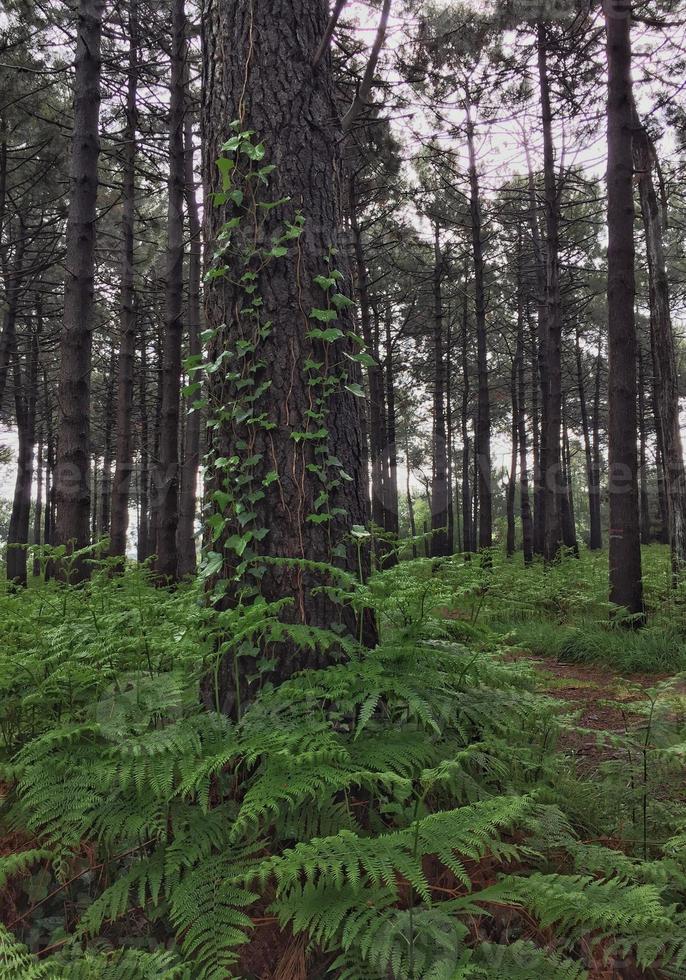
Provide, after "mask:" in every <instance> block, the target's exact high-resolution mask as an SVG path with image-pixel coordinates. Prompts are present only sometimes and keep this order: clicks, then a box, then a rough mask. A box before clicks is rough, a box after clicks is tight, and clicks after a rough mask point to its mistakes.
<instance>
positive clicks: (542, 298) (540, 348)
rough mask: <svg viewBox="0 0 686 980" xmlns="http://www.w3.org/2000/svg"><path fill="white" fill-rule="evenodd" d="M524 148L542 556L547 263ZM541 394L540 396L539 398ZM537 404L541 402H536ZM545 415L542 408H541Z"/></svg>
mask: <svg viewBox="0 0 686 980" xmlns="http://www.w3.org/2000/svg"><path fill="white" fill-rule="evenodd" d="M524 149H525V152H526V158H527V170H528V177H527V189H528V199H529V208H528V211H529V226H530V229H531V243H532V247H533V257H534V265H535V272H536V276H535V281H536V326H535V327H532V330H531V373H532V379H531V398H532V425H533V453H534V553H535V554H537V555H543V554H544V552H545V527H546V523H545V507H546V493H545V474H546V473H547V470H548V454H547V449H546V438H547V436H546V425H545V419H544V420H543V424H541V412H540V410H539V409H540V408H541V407H543V406H544V403H545V394H544V378H545V358H546V343H547V333H548V319H547V300H546V297H547V285H546V279H547V276H546V264H545V260H544V256H543V246H542V243H541V233H540V229H539V227H538V203H537V200H536V184H535V181H534V173H533V170H532V168H531V161H530V159H529V147H528V144H527V143H526V142H525V144H524ZM539 393H540V399H539ZM539 403H540V404H539ZM543 415H544V416H545V411H543Z"/></svg>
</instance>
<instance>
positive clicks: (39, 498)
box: [32, 426, 44, 576]
mask: <svg viewBox="0 0 686 980" xmlns="http://www.w3.org/2000/svg"><path fill="white" fill-rule="evenodd" d="M37 441H38V453H37V455H36V506H35V507H34V510H33V535H32V544H34V545H35V546H36V548H40V546H41V544H42V543H43V541H42V537H43V477H44V467H43V460H44V443H43V428H42V426H41V428H40V429H39V431H38V440H37ZM33 574H34V576H38V575H40V558H39V556H38V554H37V553H36V555H35V557H34V560H33Z"/></svg>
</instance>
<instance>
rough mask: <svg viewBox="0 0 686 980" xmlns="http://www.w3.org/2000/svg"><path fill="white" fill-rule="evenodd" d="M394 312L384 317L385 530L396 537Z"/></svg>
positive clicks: (389, 308)
mask: <svg viewBox="0 0 686 980" xmlns="http://www.w3.org/2000/svg"><path fill="white" fill-rule="evenodd" d="M392 317H393V311H392V308H391V306H390V304H389V306H388V308H387V310H386V316H385V317H384V326H385V335H386V336H385V341H386V356H385V363H384V368H385V371H384V375H385V379H386V432H387V440H386V441H387V446H388V450H387V452H388V487H387V501H386V523H385V528H386V530H387V531H388V532H389V533H390V534H394V535H395V536H396V537H397V536H398V533H399V526H398V446H397V438H398V436H397V427H396V417H395V378H394V370H393V339H392V336H391V325H392Z"/></svg>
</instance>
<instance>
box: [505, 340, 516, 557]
mask: <svg viewBox="0 0 686 980" xmlns="http://www.w3.org/2000/svg"><path fill="white" fill-rule="evenodd" d="M518 360H519V356H518V352H516V353H515V356H514V357H513V359H512V371H511V374H510V399H511V403H512V426H511V429H510V441H511V443H512V452H511V456H510V475H509V479H508V481H507V492H506V500H505V511H506V515H507V542H506V551H507V557H508V558H511V557H512V555H514V553H515V546H516V525H515V490H516V487H517V453H518V449H519V446H518V433H519V429H518V426H517V417H518V415H519V406H518V393H517V365H518Z"/></svg>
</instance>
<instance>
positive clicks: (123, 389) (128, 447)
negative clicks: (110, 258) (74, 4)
mask: <svg viewBox="0 0 686 980" xmlns="http://www.w3.org/2000/svg"><path fill="white" fill-rule="evenodd" d="M128 68H129V77H128V85H127V91H126V129H125V134H124V160H123V164H124V175H123V181H122V219H121V232H122V271H121V299H120V313H119V324H120V344H119V371H118V376H117V408H116V413H117V414H116V426H117V444H116V450H115V466H114V485H113V490H112V520H111V527H110V555H111V556H113V557H114V556H117V557H122V558H123V557H124V555H125V554H126V539H127V532H128V528H129V497H130V493H131V473H132V469H133V418H132V415H133V386H134V358H135V353H136V293H135V276H134V223H135V215H136V153H137V147H136V95H137V86H138V0H129V65H128Z"/></svg>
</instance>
